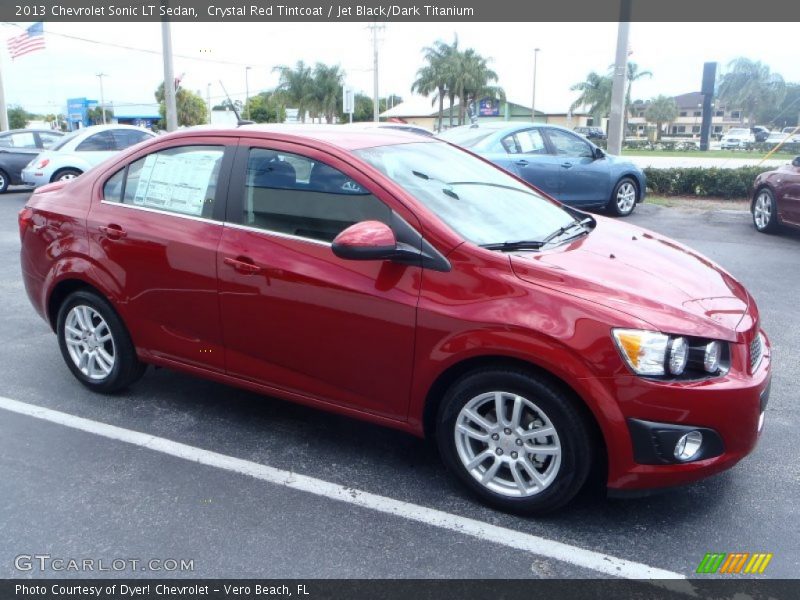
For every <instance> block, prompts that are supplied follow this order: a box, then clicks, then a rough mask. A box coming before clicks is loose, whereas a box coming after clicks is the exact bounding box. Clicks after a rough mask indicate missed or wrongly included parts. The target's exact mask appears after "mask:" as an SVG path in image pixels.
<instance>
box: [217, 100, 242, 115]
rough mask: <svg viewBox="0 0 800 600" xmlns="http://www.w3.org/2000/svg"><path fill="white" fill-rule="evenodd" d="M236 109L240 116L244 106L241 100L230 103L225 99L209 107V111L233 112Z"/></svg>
mask: <svg viewBox="0 0 800 600" xmlns="http://www.w3.org/2000/svg"><path fill="white" fill-rule="evenodd" d="M234 108H235V109H236V110H238V111H239V114H240V115H241V114H242V109H243V108H244V104H242V101H241V100H234V101H233V102H231V101H230V100H228V99H227V98H226V99H225V100H223V101H222V102H220V103H219V104H215V105H214V106H212V107H211V110H233V109H234Z"/></svg>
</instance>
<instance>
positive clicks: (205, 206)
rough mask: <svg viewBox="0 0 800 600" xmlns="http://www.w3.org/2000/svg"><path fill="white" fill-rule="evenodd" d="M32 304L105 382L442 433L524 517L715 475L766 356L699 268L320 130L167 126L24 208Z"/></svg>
mask: <svg viewBox="0 0 800 600" xmlns="http://www.w3.org/2000/svg"><path fill="white" fill-rule="evenodd" d="M19 226H20V235H21V237H22V255H21V260H22V272H23V276H24V279H25V287H26V289H27V292H28V295H29V297H30V300H31V301H32V303H33V305H34V307H35V308H36V310H37V311H38V312H39V313H40V314H41V316H42V317H44V319H46V320H47V322H48V323H49V324H50V325H51V327H52V328H53V329H54V330H55V332H56V333H57V336H58V343H59V345H60V349H61V353H62V354H63V356H64V360H65V361H66V364H67V366H68V367H69V369H70V370H71V371H72V373H73V374H74V375H75V377H76V378H77V379H78V380H79V381H80V382H81V383H83V384H84V385H85V386H87V387H88V388H90V389H92V390H95V391H97V392H103V393H108V392H115V391H117V390H120V389H122V388H123V387H125V386H127V385H129V384H131V383H132V382H134V381H135V380H136V379H137V378H138V377H140V376H141V375H142V373H143V371H144V370H145V365H148V364H150V365H158V366H162V367H169V368H173V369H178V370H181V371H186V372H188V373H193V374H196V375H198V376H201V377H207V378H209V379H213V380H216V381H220V382H225V383H229V384H233V385H236V386H240V387H242V388H247V389H250V390H255V391H257V392H262V393H264V394H269V395H271V396H277V397H279V398H284V399H287V400H291V401H294V402H300V403H303V404H307V405H310V406H315V407H319V408H322V409H325V410H329V411H332V412H336V413H341V414H344V415H350V416H353V417H358V418H361V419H365V420H367V421H371V422H373V423H377V424H380V425H385V426H389V427H394V428H397V429H401V430H403V431H406V432H409V433H412V434H415V435H419V436H432V437H434V438H435V439H436V441H437V443H438V447H439V449H440V453H441V455H442V457H443V460H444V462H445V463H446V465H447V467H448V468H449V469H450V470H451V471H452V472H453V473H454V474H455V476H456V477H457V478H458V479H460V480H461V482H462V483H463V484H464V485H465V486H466V487H467V488H469V489H470V490H471V491H472V492H473V493H475V494H476V495H477V496H478V497H480V498H481V499H482V500H483V501H485V502H487V503H489V504H491V505H493V506H495V507H499V508H502V509H504V510H510V511H516V512H521V513H528V514H540V513H543V512H546V511H550V510H553V509H556V508H558V507H560V506H562V505H563V504H565V503H566V502H568V501H569V500H570V499H571V498H572V497H573V496H574V495H575V494H576V493H577V492H578V490H579V489H580V488H581V486H582V485H583V484H584V483H585V482H586V480H587V476H588V474H589V472H590V469H592V468H593V467H598V466H599V467H601V468H604V469H607V473H606V478H607V486H608V488H609V490H610V491H611V492H615V493H617V494H622V493H630V492H633V493H640V491H641V490H644V489H647V488H657V487H668V486H674V485H678V484H683V483H687V482H690V481H693V480H696V479H699V478H701V477H705V476H707V475H710V474H712V473H716V472H718V471H721V470H723V469H727V468H729V467H731V466H733V465H734V464H735V463H737V462H738V461H739V460H740V459H742V458H743V457H744V456H745V455H747V454H748V453H749V452H750V451H751V450H752V449H753V447H754V446H755V444H756V441H757V439H758V437H759V435H760V432H761V429H762V425H763V420H764V410H765V407H766V403H767V398H768V394H769V382H770V350H769V343H768V341H767V338H766V336H765V335H764V333H763V331H762V330H761V327H760V323H759V315H758V309H757V308H756V304H755V302H754V301H753V298H752V297H751V296H750V294H749V293H748V292H747V290H745V289H744V287H742V285H741V284H740V283H738V282H737V281H736V280H735V279H734V278H733V277H731V275H729V274H728V273H727V272H725V271H724V270H723V269H721V268H720V267H718V266H717V265H715V264H714V263H713V262H711V261H710V260H708V259H707V258H704V257H703V256H700V255H699V254H697V253H695V252H693V251H692V250H690V249H689V248H687V247H685V246H682V245H681V244H679V243H677V242H674V241H672V240H670V239H668V238H665V237H663V236H660V235H658V234H655V233H652V232H650V231H647V230H645V229H642V228H641V227H638V226H635V225H628V224H624V223H620V222H618V221H615V220H613V219H608V218H603V217H599V216H597V217H593V216H590V215H588V214H586V213H583V212H580V211H578V210H575V209H573V208H569V207H566V206H562V205H561V204H559V203H558V202H556V201H554V200H552V199H550V198H548V197H546V196H545V195H543V194H542V193H541V192H539V191H538V190H537V189H536V188H534V187H531V186H530V185H529V184H527V183H525V182H524V181H522V180H520V179H517V178H515V177H514V176H513V175H510V174H508V173H507V172H505V171H503V170H501V169H499V168H497V167H495V166H494V165H492V164H491V163H488V162H486V161H484V160H483V159H481V158H479V157H477V156H475V155H473V154H470V153H468V152H466V151H464V150H461V149H458V148H456V147H454V146H451V145H449V144H447V143H446V142H442V141H438V140H434V139H426V138H421V137H419V136H415V135H412V134H407V133H403V132H383V131H356V130H352V129H349V128H337V127H335V126H333V127H327V128H326V127H316V128H313V127H298V128H291V127H286V126H283V127H272V128H268V127H259V126H244V127H240V128H238V129H232V130H221V131H216V130H210V129H197V130H191V129H190V130H185V131H182V132H178V133H176V134H169V135H165V136H161V137H159V138H157V139H154V140H151V141H148V142H144V143H142V144H139V145H137V146H134V147H132V148H131V149H129V150H127V151H125V152H124V153H123V154H121V155H117V156H116V157H115V158H113V159H110V160H109V161H107V162H105V163H103V164H101V165H99V166H98V167H96V168H94V169H93V170H91V171H89V172H87V173H85V174H83V175H81V176H80V177H79V178H77V179H74V180H73V181H69V182H57V183H53V184H50V185H47V186H44V187H42V188H40V189H39V190H37V191H36V192H35V193H34V194H33V195H32V196H31V197H30V199H29V201H28V203H27V205H26V206H25V208H24V209H23V210H22V211H21V212H20V215H19Z"/></svg>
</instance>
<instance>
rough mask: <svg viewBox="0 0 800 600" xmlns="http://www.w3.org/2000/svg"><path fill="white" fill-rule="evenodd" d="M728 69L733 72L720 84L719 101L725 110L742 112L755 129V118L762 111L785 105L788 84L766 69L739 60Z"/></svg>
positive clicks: (747, 60) (744, 60) (744, 59)
mask: <svg viewBox="0 0 800 600" xmlns="http://www.w3.org/2000/svg"><path fill="white" fill-rule="evenodd" d="M728 67H729V69H730V70H729V71H728V72H727V73H725V74H724V75H723V76H722V79H721V81H720V84H719V100H720V102H721V103H723V104H725V105H726V106H729V107H737V108H741V109H742V111H743V113H744V114H745V115H747V122H748V124H749V125H751V126H752V125H754V122H753V118H754V117H755V115H756V113H758V111H759V110H763V109H764V107H766V106H775V105H778V104H780V103H781V102H782V101H783V97H784V96H785V95H786V83H785V82H784V80H783V77H781V76H780V75H778V74H777V73H772V72H771V71H770V68H769V67H768V66H767V65H765V64H763V63H762V62H760V61H753V60H750V59H748V58H737V59H736V60H733V61H731V62H730V63H729V64H728Z"/></svg>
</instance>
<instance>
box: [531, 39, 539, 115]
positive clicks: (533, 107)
mask: <svg viewBox="0 0 800 600" xmlns="http://www.w3.org/2000/svg"><path fill="white" fill-rule="evenodd" d="M538 57H539V48H534V49H533V97H532V98H531V122H534V121H536V63H537V58H538Z"/></svg>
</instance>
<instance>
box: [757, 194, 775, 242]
mask: <svg viewBox="0 0 800 600" xmlns="http://www.w3.org/2000/svg"><path fill="white" fill-rule="evenodd" d="M753 224H754V225H755V226H756V229H757V230H758V231H760V232H762V233H768V232H770V231H774V230H775V229H776V227H777V222H776V216H775V198H774V197H773V196H772V192H771V191H770V190H769V189H768V188H762V189H760V190H759V191H758V194H757V195H756V199H755V201H754V202H753Z"/></svg>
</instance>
